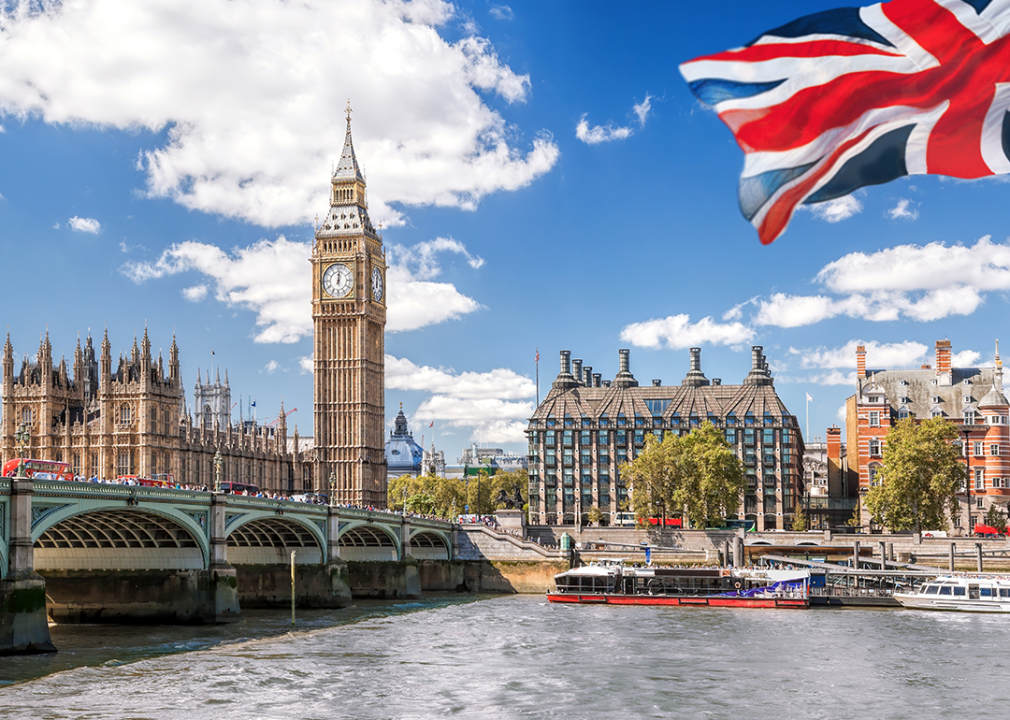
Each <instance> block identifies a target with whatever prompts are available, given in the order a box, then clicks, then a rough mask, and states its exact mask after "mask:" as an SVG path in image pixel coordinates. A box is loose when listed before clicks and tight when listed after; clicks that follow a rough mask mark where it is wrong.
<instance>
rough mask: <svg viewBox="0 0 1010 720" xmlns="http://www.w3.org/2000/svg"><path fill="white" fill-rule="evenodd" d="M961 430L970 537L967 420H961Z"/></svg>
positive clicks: (969, 431)
mask: <svg viewBox="0 0 1010 720" xmlns="http://www.w3.org/2000/svg"><path fill="white" fill-rule="evenodd" d="M961 422H962V423H963V425H962V426H961V432H962V433H963V434H964V491H965V501H964V504H965V507H966V509H967V510H968V537H971V460H970V458H969V455H968V452H969V450H968V438H969V437H971V430H969V429H968V421H967V420H962V421H961Z"/></svg>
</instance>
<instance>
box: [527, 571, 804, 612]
mask: <svg viewBox="0 0 1010 720" xmlns="http://www.w3.org/2000/svg"><path fill="white" fill-rule="evenodd" d="M809 587H810V573H809V572H808V571H807V570H773V569H763V568H754V569H751V568H741V569H737V568H663V567H651V566H647V567H634V566H627V565H625V564H623V563H622V562H620V561H604V562H599V563H593V564H591V565H587V566H584V567H579V568H574V569H572V570H568V571H566V572H563V573H558V574H557V575H555V576H554V591H553V592H548V593H547V600H548V601H549V602H552V603H581V604H590V603H595V604H606V605H689V606H708V607H755V608H805V607H809V605H810V593H809Z"/></svg>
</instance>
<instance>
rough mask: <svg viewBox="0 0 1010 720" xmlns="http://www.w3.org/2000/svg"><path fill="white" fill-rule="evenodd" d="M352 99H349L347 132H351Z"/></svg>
mask: <svg viewBox="0 0 1010 720" xmlns="http://www.w3.org/2000/svg"><path fill="white" fill-rule="evenodd" d="M351 112H353V111H352V110H351V99H350V98H347V132H350V131H351Z"/></svg>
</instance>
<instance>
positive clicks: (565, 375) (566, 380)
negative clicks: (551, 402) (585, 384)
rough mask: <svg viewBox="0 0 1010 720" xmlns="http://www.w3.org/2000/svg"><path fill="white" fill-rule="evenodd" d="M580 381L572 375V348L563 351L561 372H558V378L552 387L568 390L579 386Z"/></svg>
mask: <svg viewBox="0 0 1010 720" xmlns="http://www.w3.org/2000/svg"><path fill="white" fill-rule="evenodd" d="M578 384H579V383H578V381H576V379H575V378H574V377H573V376H572V353H571V351H570V350H562V351H561V372H559V373H558V378H557V380H555V381H554V383H553V385H552V387H556V388H560V389H561V390H568V389H570V388H573V387H576V386H578Z"/></svg>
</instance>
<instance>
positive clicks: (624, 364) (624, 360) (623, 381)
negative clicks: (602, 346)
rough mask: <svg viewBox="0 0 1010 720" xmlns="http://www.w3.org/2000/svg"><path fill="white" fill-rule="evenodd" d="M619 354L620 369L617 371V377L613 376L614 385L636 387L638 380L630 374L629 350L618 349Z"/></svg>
mask: <svg viewBox="0 0 1010 720" xmlns="http://www.w3.org/2000/svg"><path fill="white" fill-rule="evenodd" d="M618 352H619V353H620V356H621V371H620V372H619V373H617V377H615V378H614V383H613V385H614V387H619V388H629V387H638V380H636V379H635V376H634V375H632V374H631V361H630V355H631V351H630V350H627V349H621V350H619V351H618Z"/></svg>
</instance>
